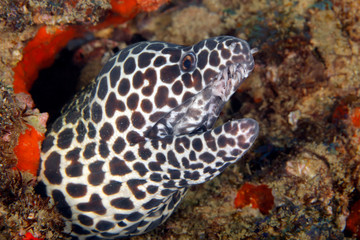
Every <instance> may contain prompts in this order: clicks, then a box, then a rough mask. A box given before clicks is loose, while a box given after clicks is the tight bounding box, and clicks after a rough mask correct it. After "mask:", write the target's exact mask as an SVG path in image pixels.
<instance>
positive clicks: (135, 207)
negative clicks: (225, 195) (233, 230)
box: [38, 36, 258, 239]
mask: <svg viewBox="0 0 360 240" xmlns="http://www.w3.org/2000/svg"><path fill="white" fill-rule="evenodd" d="M252 53H253V50H251V49H250V47H249V45H248V43H247V42H246V41H244V40H241V39H238V38H235V37H231V36H220V37H215V38H209V39H206V40H203V41H201V42H199V43H197V44H195V45H193V46H179V45H175V44H169V43H164V42H139V43H137V44H134V45H131V46H129V47H127V48H125V49H123V50H121V51H120V52H119V53H117V54H116V55H115V56H113V57H112V58H111V59H110V60H109V61H108V62H107V64H106V65H105V66H104V67H103V69H102V71H101V72H100V73H99V75H98V77H97V79H96V81H95V82H94V83H93V84H91V85H90V86H88V87H87V88H86V89H84V90H83V91H82V92H80V93H79V94H77V95H76V96H75V98H74V99H73V101H72V102H71V103H70V104H69V105H68V106H67V107H65V109H64V110H63V114H62V116H61V117H59V118H58V119H57V120H56V121H55V122H54V124H53V125H52V127H51V129H50V130H49V132H48V134H47V136H46V139H45V140H44V142H43V145H42V153H41V163H40V171H39V178H40V182H39V185H38V186H39V189H40V190H41V192H43V193H44V194H46V195H47V196H49V197H51V198H52V199H53V201H54V202H55V203H56V206H57V209H58V210H59V211H60V213H61V214H62V215H63V217H64V219H65V220H66V223H67V228H66V231H67V232H69V233H71V235H72V236H73V239H114V238H118V237H126V236H134V235H139V234H142V233H145V232H147V231H150V230H152V229H154V228H155V227H156V226H158V225H159V224H161V223H163V222H164V221H165V220H166V219H167V218H168V217H169V216H170V215H171V213H172V212H173V211H174V209H175V208H176V206H177V205H178V204H179V203H180V201H181V200H182V198H183V197H184V195H185V193H186V191H187V189H188V187H190V186H191V185H195V184H200V183H204V182H206V181H209V180H211V179H213V178H214V177H215V176H217V175H218V174H220V173H221V172H222V171H223V170H224V169H225V168H226V167H227V166H229V165H230V164H232V163H234V162H236V161H237V160H238V159H240V158H241V156H242V155H243V154H244V153H245V152H246V151H247V150H248V149H249V148H250V146H251V145H252V143H253V142H254V141H255V138H256V137H257V134H258V124H257V122H256V121H254V120H252V119H241V120H233V121H229V122H227V123H225V124H224V125H222V126H220V127H217V128H215V129H213V128H212V127H213V125H214V123H215V121H216V119H217V117H218V115H219V114H220V112H221V109H222V107H223V106H224V104H225V103H226V102H227V101H228V100H229V98H230V96H231V95H232V94H233V93H234V92H235V91H236V89H237V88H238V87H239V85H240V84H241V83H242V82H243V80H244V79H245V78H246V77H247V76H248V74H249V73H250V72H251V71H252V70H253V68H254V60H253V56H252Z"/></svg>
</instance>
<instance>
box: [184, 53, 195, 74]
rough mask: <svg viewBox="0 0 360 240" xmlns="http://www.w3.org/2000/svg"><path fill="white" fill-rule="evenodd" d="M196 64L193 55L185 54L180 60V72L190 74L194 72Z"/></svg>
mask: <svg viewBox="0 0 360 240" xmlns="http://www.w3.org/2000/svg"><path fill="white" fill-rule="evenodd" d="M195 64H196V57H195V54H194V53H192V52H190V53H187V54H186V55H185V56H184V57H183V58H182V60H181V70H182V71H184V72H190V71H192V70H194V68H195Z"/></svg>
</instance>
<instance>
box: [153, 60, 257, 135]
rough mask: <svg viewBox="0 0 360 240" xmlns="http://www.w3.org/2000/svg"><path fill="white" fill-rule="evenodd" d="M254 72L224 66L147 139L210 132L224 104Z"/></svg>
mask: <svg viewBox="0 0 360 240" xmlns="http://www.w3.org/2000/svg"><path fill="white" fill-rule="evenodd" d="M251 70H252V69H247V67H246V66H244V65H243V64H237V63H235V64H232V65H230V66H228V67H225V68H224V69H223V70H221V71H220V73H219V74H218V75H217V76H215V77H214V78H213V79H212V80H211V82H210V83H209V84H208V86H206V87H205V88H204V89H203V90H202V91H200V92H199V93H197V94H196V95H194V96H193V97H191V98H189V99H187V100H186V101H185V102H184V103H182V104H181V105H179V106H177V107H175V108H174V109H172V110H171V111H170V112H169V113H167V114H166V115H165V116H164V117H163V118H161V119H160V120H158V122H157V123H156V124H155V125H154V126H153V127H152V128H151V129H150V131H148V132H147V134H146V137H149V138H156V137H164V136H169V135H184V134H191V133H197V132H204V131H207V130H209V129H211V128H212V127H213V125H214V123H215V121H216V120H217V118H218V116H219V114H220V112H221V110H222V108H223V106H224V104H225V103H226V102H227V101H228V100H229V99H230V97H231V95H232V94H233V93H234V92H235V91H236V90H237V89H238V87H239V86H240V84H241V83H242V82H243V80H244V79H245V78H246V77H247V76H248V75H249V73H250V72H251Z"/></svg>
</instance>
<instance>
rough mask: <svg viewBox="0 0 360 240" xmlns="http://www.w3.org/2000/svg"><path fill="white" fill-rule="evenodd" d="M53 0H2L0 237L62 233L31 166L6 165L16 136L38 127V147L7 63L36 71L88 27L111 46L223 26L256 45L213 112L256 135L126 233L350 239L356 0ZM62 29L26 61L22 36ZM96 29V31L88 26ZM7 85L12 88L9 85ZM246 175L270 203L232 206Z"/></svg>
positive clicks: (355, 216) (38, 118)
mask: <svg viewBox="0 0 360 240" xmlns="http://www.w3.org/2000/svg"><path fill="white" fill-rule="evenodd" d="M48 2H50V3H58V2H57V1H48ZM62 2H63V3H62V4H63V5H57V4H53V5H52V6H53V8H51V9H50V10H49V8H47V5H46V4H45V5H44V3H43V2H42V1H40V2H37V3H35V2H34V1H30V0H29V1H25V2H24V1H5V2H2V3H1V4H0V17H1V19H2V21H0V22H1V24H0V28H1V31H0V32H1V33H0V34H1V36H2V37H1V39H2V43H0V53H1V56H2V61H1V62H0V69H1V71H0V77H1V83H2V85H1V90H0V91H1V97H2V104H1V108H0V117H1V125H0V128H1V132H0V134H1V135H0V147H1V155H0V156H1V162H0V163H1V164H0V171H1V175H0V178H1V179H0V180H1V182H2V183H3V184H1V185H0V191H1V194H0V197H1V201H0V210H1V224H0V229H1V235H0V238H4V239H9V238H12V239H26V238H28V239H29V238H30V239H31V236H32V237H34V238H38V239H41V238H48V239H57V238H61V237H66V236H64V235H63V234H62V229H61V228H62V226H63V225H62V220H61V218H60V217H59V215H58V214H57V213H56V211H55V210H54V207H53V205H51V203H50V204H49V202H48V201H47V200H46V199H45V200H44V199H41V198H39V196H37V195H35V194H34V193H33V186H34V184H35V182H34V177H33V175H31V174H30V173H26V171H25V172H24V171H19V170H13V169H12V168H13V167H15V165H16V155H15V153H14V148H15V146H16V145H17V142H18V139H19V137H20V136H21V135H23V134H24V133H25V134H26V132H29V133H31V132H32V133H34V130H31V129H36V131H37V132H38V133H37V134H34V136H35V137H34V138H32V141H28V140H26V138H25V142H33V144H32V145H33V146H34V148H36V147H38V145H39V144H40V141H39V140H40V139H41V137H40V138H39V136H38V134H39V133H40V134H43V133H44V131H45V129H42V128H43V127H44V126H43V120H44V119H45V118H46V116H45V115H42V113H39V112H37V111H36V110H35V108H36V107H37V106H36V103H35V106H32V105H31V104H29V103H30V102H31V101H28V100H26V99H27V98H26V97H25V98H24V97H20V98H19V97H16V94H18V93H20V92H29V90H30V88H31V87H30V85H31V84H29V85H27V84H24V83H22V84H23V86H22V87H21V88H20V87H19V86H20V85H18V83H16V82H14V79H15V78H16V79H18V76H21V75H19V73H21V71H19V72H17V71H15V69H16V67H17V66H20V62H21V61H28V62H30V63H29V64H26V67H28V68H31V69H33V70H30V71H28V70H26V71H25V73H27V74H29V75H32V77H30V78H31V79H32V80H29V81H32V82H33V81H36V78H37V77H36V74H37V73H38V71H40V69H42V68H44V67H49V66H50V65H51V64H52V62H53V61H54V60H55V61H56V59H55V56H56V54H57V53H58V52H59V51H60V50H61V49H62V48H64V47H65V48H66V45H67V42H68V40H70V39H72V38H73V37H75V36H76V37H79V35H77V34H80V33H82V31H84V32H89V31H90V32H91V33H92V34H93V35H96V36H101V37H98V39H99V38H109V39H113V40H116V41H120V42H121V43H120V44H121V46H124V45H126V44H128V43H133V42H135V41H136V39H144V40H159V41H171V42H174V43H183V44H193V43H195V42H196V41H198V40H201V39H205V38H207V37H212V36H215V35H220V34H224V35H234V36H236V37H240V38H243V39H246V40H247V41H248V42H249V43H250V45H251V47H252V48H254V47H256V48H258V49H259V51H258V53H257V54H256V55H255V62H256V66H255V69H254V72H253V73H252V75H251V76H250V77H249V78H248V79H247V80H246V82H245V83H244V85H242V86H241V88H240V89H239V90H238V92H237V93H236V94H235V95H234V96H233V97H232V98H231V100H230V102H229V103H228V104H227V105H226V109H225V110H224V111H223V114H222V115H221V116H220V119H219V120H218V123H217V124H219V125H220V124H222V123H224V122H226V121H228V120H229V119H238V118H243V117H249V118H254V119H256V120H257V121H258V122H259V124H260V135H259V137H258V140H257V143H256V145H255V146H254V147H253V149H252V152H250V153H249V154H248V155H247V156H246V157H245V159H242V160H241V161H240V162H238V163H237V164H236V165H234V166H232V167H230V168H229V169H227V170H225V172H224V173H223V174H222V175H221V176H220V177H218V178H216V179H214V180H213V181H211V182H209V183H206V184H203V185H200V186H196V187H194V188H192V189H190V192H189V194H188V195H187V197H186V199H185V200H184V202H183V203H182V204H181V205H180V206H179V208H178V209H177V211H176V212H175V214H174V215H173V216H171V217H170V218H169V220H168V221H167V222H165V223H164V224H163V225H161V226H160V227H158V228H156V229H155V230H154V231H152V232H150V233H148V234H145V235H141V236H136V237H134V238H133V239H149V238H161V239H174V238H176V239H189V238H194V239H200V238H204V239H257V238H284V239H289V238H292V239H360V238H359V236H360V232H359V229H360V224H359V221H358V220H359V216H360V215H359V200H358V199H359V196H360V180H359V179H360V177H359V176H360V159H359V157H358V156H359V155H360V154H359V151H360V148H359V143H360V137H359V136H360V132H359V131H360V128H359V125H360V124H359V119H360V111H359V106H360V102H359V97H358V96H359V89H360V84H359V79H360V69H359V66H360V57H359V56H360V52H359V51H360V50H359V49H360V46H359V45H360V41H359V39H360V38H359V33H360V26H359V23H358V21H357V18H358V12H359V11H360V3H359V1H351V0H346V1H340V0H339V1H337V0H333V1H315V0H301V1H297V2H292V1H276V2H275V1H265V0H261V1H257V2H254V1H217V0H206V1H200V2H199V1H194V2H192V1H191V2H182V1H172V2H170V3H168V4H165V5H163V7H162V8H160V10H159V11H155V12H153V13H145V14H144V13H140V14H138V13H139V12H141V10H139V9H136V10H134V9H133V7H134V6H136V8H138V7H139V5H138V2H137V1H129V2H128V1H126V2H128V4H129V6H132V7H130V8H129V9H126V8H125V10H121V11H122V12H124V11H125V13H128V14H129V15H128V16H124V17H122V18H121V19H122V20H121V21H120V20H116V18H115V17H114V15H113V16H112V17H110V15H109V14H110V13H109V12H108V11H109V9H110V8H111V7H112V8H113V9H116V7H114V4H115V3H117V2H119V1H87V0H79V1H62ZM139 2H141V1H139ZM147 2H151V1H147ZM152 2H154V3H156V4H158V5H156V7H149V9H151V10H155V9H157V8H158V6H159V5H160V4H161V3H164V2H161V3H160V2H157V1H152ZM94 4H95V5H94ZM24 6H25V7H24ZM34 6H36V7H34ZM61 6H66V7H64V8H62V9H63V10H61V8H60V7H61ZM95 6H96V7H95ZM150 6H151V5H150ZM89 9H91V10H89ZM120 9H123V8H120ZM64 10H66V11H64ZM145 11H146V10H145ZM194 12H197V13H198V15H196V16H194ZM5 13H11V14H13V15H11V14H9V15H7V14H5ZM136 14H138V15H137V17H135V19H134V20H131V21H129V22H127V23H126V24H124V21H125V20H128V19H129V18H132V17H134V16H135V15H136ZM103 19H107V20H105V21H104V22H102V21H103ZM124 19H125V20H124ZM107 21H108V22H107ZM95 22H96V23H98V24H97V25H95V26H94V27H93V26H92V25H93V23H95ZM119 22H121V24H122V25H118V24H119ZM68 23H69V24H70V23H71V25H68ZM40 24H45V25H47V26H40ZM75 25H76V26H75ZM40 28H41V29H42V30H39V29H40ZM71 28H77V29H76V31H75V33H72V34H73V35H72V36H69V37H67V36H65V35H64V38H63V37H61V41H63V43H62V44H61V45H59V46H57V47H55V46H54V48H55V50H54V51H53V52H52V53H51V54H50V55H51V59H50V60H49V59H47V60H44V61H45V62H46V64H44V65H42V64H41V63H40V64H39V62H38V61H37V60H36V59H34V61H32V58H31V57H30V60H26V59H27V55H26V52H27V50H26V46H28V43H29V42H30V41H31V40H34V39H35V40H36V33H37V32H39V33H41V32H42V31H43V33H46V34H49V36H48V37H49V39H51V36H52V35H51V33H52V32H53V33H54V32H56V31H62V30H66V29H71ZM100 29H101V30H104V29H106V31H103V32H102V33H101V34H99V35H97V33H98V32H99V31H101V30H100ZM182 34H183V35H182ZM177 41H178V42H177ZM36 45H38V43H37V44H36ZM42 46H43V49H48V46H46V45H42ZM35 60H36V61H35ZM93 64H94V63H93ZM18 68H19V67H18ZM14 72H15V73H14ZM26 81H27V80H26ZM14 88H15V89H16V88H17V89H22V91H16V90H15V94H14ZM28 96H29V95H28ZM27 103H28V104H27ZM25 106H26V107H25ZM24 107H25V108H24ZM40 112H43V111H42V110H41V109H40ZM29 115H30V116H29ZM34 116H35V117H34ZM29 117H30V118H29ZM30 125H31V126H32V127H30ZM28 136H31V134H29V135H28ZM20 139H21V137H20ZM21 152H22V151H21ZM25 155H27V154H25ZM18 156H19V155H18ZM19 158H20V157H19ZM35 158H36V157H34V159H35ZM18 160H19V161H21V159H18ZM36 161H37V160H36ZM34 166H36V164H35V165H34ZM30 171H33V170H30ZM34 172H36V170H35V171H33V173H34ZM249 183H250V184H252V185H256V186H259V185H261V186H267V187H264V188H268V189H271V195H272V196H273V198H274V200H273V202H274V204H273V206H272V207H271V208H267V209H268V210H267V211H264V210H261V209H262V208H261V207H264V206H259V208H254V207H255V204H252V205H247V206H248V207H246V206H245V207H243V208H236V207H235V205H234V201H235V198H236V195H237V192H238V191H239V190H240V189H241V188H242V187H243V186H246V185H247V184H249ZM30 234H31V235H30Z"/></svg>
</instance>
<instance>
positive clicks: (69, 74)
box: [30, 48, 81, 126]
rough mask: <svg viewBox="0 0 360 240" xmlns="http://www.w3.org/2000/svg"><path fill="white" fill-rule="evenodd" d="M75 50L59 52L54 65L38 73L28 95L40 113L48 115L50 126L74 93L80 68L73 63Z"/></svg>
mask: <svg viewBox="0 0 360 240" xmlns="http://www.w3.org/2000/svg"><path fill="white" fill-rule="evenodd" d="M74 53H75V50H72V51H70V50H68V49H67V48H65V49H63V50H62V51H60V53H59V54H58V56H57V58H56V60H55V62H54V64H53V65H52V66H51V67H49V68H46V69H43V70H41V71H40V72H39V77H38V79H37V80H36V81H35V83H34V85H33V86H32V88H31V90H30V94H31V96H32V98H33V100H34V102H35V105H36V107H37V108H38V109H39V110H40V112H47V113H49V120H48V122H47V125H48V126H50V125H51V123H53V122H54V121H55V120H56V118H58V117H59V116H60V110H61V108H62V107H63V106H64V105H65V104H66V103H67V102H68V101H70V99H71V98H72V96H74V95H75V93H76V89H75V87H76V85H77V82H78V79H79V76H80V70H81V68H80V67H78V66H76V65H75V64H74V63H73V60H72V59H73V55H74Z"/></svg>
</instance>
